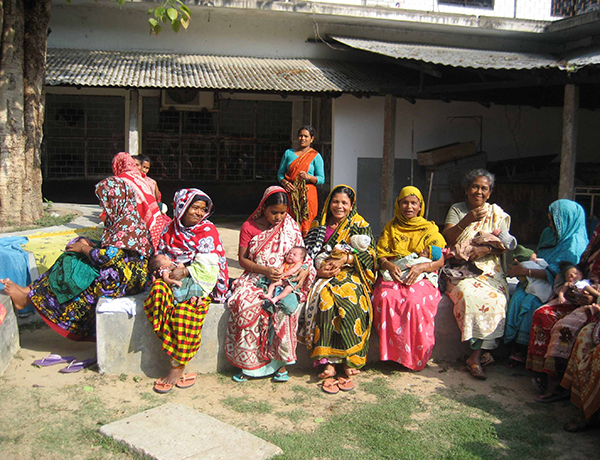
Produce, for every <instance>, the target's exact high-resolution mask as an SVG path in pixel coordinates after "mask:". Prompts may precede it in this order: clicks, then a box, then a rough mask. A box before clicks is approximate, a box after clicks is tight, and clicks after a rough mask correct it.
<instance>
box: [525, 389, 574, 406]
mask: <svg viewBox="0 0 600 460" xmlns="http://www.w3.org/2000/svg"><path fill="white" fill-rule="evenodd" d="M542 396H543V395H540V396H536V397H535V398H533V399H534V400H535V402H539V403H553V402H557V401H563V400H565V399H569V397H570V396H571V394H570V392H569V391H566V390H565V391H561V392H560V393H552V396H550V397H549V398H542Z"/></svg>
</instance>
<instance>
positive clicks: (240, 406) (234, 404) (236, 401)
mask: <svg viewBox="0 0 600 460" xmlns="http://www.w3.org/2000/svg"><path fill="white" fill-rule="evenodd" d="M221 404H223V405H224V406H226V407H229V408H230V409H231V410H234V411H236V412H240V413H242V414H248V413H251V414H268V413H270V412H272V411H273V406H271V404H269V403H268V402H266V401H251V400H249V399H247V398H236V397H233V396H229V397H227V398H225V399H223V400H221Z"/></svg>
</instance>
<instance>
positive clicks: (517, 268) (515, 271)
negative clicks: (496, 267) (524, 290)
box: [506, 259, 529, 276]
mask: <svg viewBox="0 0 600 460" xmlns="http://www.w3.org/2000/svg"><path fill="white" fill-rule="evenodd" d="M528 273H529V270H527V269H526V268H525V267H523V265H521V263H520V262H519V261H518V260H517V259H515V264H514V265H511V266H510V267H508V268H507V269H506V276H525V275H527V274H528Z"/></svg>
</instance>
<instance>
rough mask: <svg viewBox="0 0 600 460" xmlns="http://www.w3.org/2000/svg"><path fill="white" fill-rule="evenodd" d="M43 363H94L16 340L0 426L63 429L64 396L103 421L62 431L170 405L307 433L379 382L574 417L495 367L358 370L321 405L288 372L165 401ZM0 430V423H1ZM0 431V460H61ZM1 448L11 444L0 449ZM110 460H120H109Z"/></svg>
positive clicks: (574, 449)
mask: <svg viewBox="0 0 600 460" xmlns="http://www.w3.org/2000/svg"><path fill="white" fill-rule="evenodd" d="M299 352H300V353H304V352H305V350H304V349H301V350H299ZM49 353H57V354H60V355H62V356H68V355H71V356H75V357H76V358H77V359H79V360H81V359H85V358H89V357H93V356H95V344H93V343H75V342H72V341H69V340H67V339H64V338H62V337H60V336H58V335H57V334H56V333H54V332H53V331H52V330H50V329H49V328H47V327H46V326H43V327H41V328H39V329H34V330H25V331H22V332H21V350H20V351H19V352H18V354H17V356H16V358H15V359H13V361H12V362H11V364H10V365H9V367H8V368H7V370H6V371H5V373H4V375H3V376H2V377H1V378H0V386H1V388H2V389H3V390H1V391H0V413H2V415H1V416H0V420H3V421H4V422H6V421H10V420H19V419H21V418H22V417H23V414H27V418H28V420H29V423H30V425H27V426H31V427H33V429H35V430H44V429H45V427H44V425H43V424H42V425H41V427H40V426H39V425H40V423H41V420H44V419H45V418H46V416H47V417H48V420H51V417H52V415H51V414H52V413H55V412H56V411H64V414H65V417H66V418H67V419H68V417H69V414H70V413H71V412H73V413H76V412H77V411H78V410H80V407H79V406H80V405H81V401H82V400H81V398H79V397H77V398H76V397H73V395H74V394H79V395H80V394H81V392H82V391H83V392H85V391H88V392H90V395H92V394H93V397H94V398H95V399H96V400H97V402H98V403H99V405H100V406H99V407H102V411H101V412H98V411H96V412H91V413H90V414H89V415H88V417H90V420H87V421H86V420H78V419H77V420H73V421H72V422H70V423H73V422H76V423H88V424H89V425H90V426H92V428H93V427H94V426H95V425H100V424H103V423H108V422H110V421H113V420H116V419H120V418H123V417H125V416H128V415H132V414H133V413H137V412H139V411H141V410H144V409H147V408H149V407H154V406H156V405H158V404H162V403H163V402H174V403H180V404H184V405H187V406H190V407H193V408H195V409H197V410H199V411H201V412H204V413H207V414H209V415H211V416H213V417H216V418H218V419H220V420H222V421H224V422H227V423H230V424H233V425H234V426H237V427H239V428H242V429H246V430H248V431H253V430H256V429H257V428H262V429H264V430H267V431H280V432H293V431H299V430H300V431H304V430H308V431H310V430H313V429H315V427H316V426H317V425H318V424H319V423H320V422H322V420H323V417H327V416H329V415H331V414H333V413H337V412H340V411H346V410H351V408H352V407H354V405H356V404H358V403H369V402H374V401H375V400H376V396H374V395H373V394H372V393H371V394H370V393H368V392H365V391H361V385H366V384H367V383H368V382H372V381H373V380H375V379H381V378H384V379H385V380H386V383H387V384H388V385H389V387H390V389H393V390H394V391H395V392H396V393H400V394H401V393H406V392H407V393H410V394H412V395H416V396H418V397H420V398H422V399H423V398H424V399H427V398H429V397H431V396H433V395H436V394H440V393H441V394H444V393H445V394H455V395H459V394H461V393H468V394H469V395H483V396H485V397H486V398H489V399H490V400H492V401H495V402H497V403H500V404H502V405H503V407H507V408H508V407H510V408H511V409H517V410H522V411H526V412H532V413H534V412H535V411H536V410H544V411H548V410H550V411H551V413H552V414H553V415H552V418H553V419H554V420H555V423H556V424H557V425H558V426H562V424H563V423H564V422H565V421H567V420H569V419H571V418H572V417H574V416H576V415H577V414H578V410H577V409H576V408H575V406H573V405H572V404H571V403H570V402H569V401H562V402H557V403H554V404H550V405H543V406H544V407H539V406H541V405H540V404H536V403H534V402H533V397H534V396H535V394H536V393H535V391H534V389H533V386H532V384H531V381H530V380H531V375H530V374H529V372H527V371H525V370H524V369H507V368H506V367H504V366H503V365H502V364H499V363H496V364H493V365H491V366H488V367H487V368H486V370H487V373H488V377H489V378H488V380H487V381H477V380H474V379H473V378H472V377H471V376H470V375H469V374H468V373H467V372H466V370H465V368H464V367H463V366H461V365H460V364H459V363H456V364H435V363H430V365H429V366H428V367H427V368H426V369H424V370H423V371H421V372H410V371H407V370H406V369H403V368H402V367H401V366H399V365H397V364H395V363H377V364H375V365H371V366H367V368H366V369H364V370H363V372H362V373H361V374H360V375H359V376H357V377H356V378H355V382H356V388H355V390H354V391H352V392H349V393H342V392H340V393H339V394H337V395H326V394H324V393H323V392H322V391H321V390H320V389H319V387H318V385H317V383H318V379H317V377H316V375H315V374H316V372H314V371H312V370H307V369H294V368H293V367H292V368H291V369H290V371H291V372H290V374H291V379H290V381H289V382H288V383H284V384H281V383H279V384H277V383H273V382H271V381H270V380H268V379H261V380H252V381H249V382H245V383H242V384H239V383H235V382H233V381H232V380H231V375H232V374H217V373H215V374H207V375H201V376H199V377H198V380H197V383H196V385H195V386H194V387H192V388H190V389H186V390H180V389H177V388H175V389H174V390H173V391H171V392H170V393H169V394H167V395H158V394H156V393H154V392H153V391H152V384H153V380H152V379H150V378H148V377H146V376H144V375H139V376H134V375H124V374H123V375H120V376H109V375H100V374H98V372H97V370H96V369H95V368H94V367H92V368H91V369H86V370H84V371H82V372H79V373H75V374H63V373H60V372H58V371H59V369H60V368H61V367H63V366H61V365H57V366H51V367H44V368H37V367H34V366H33V365H32V362H33V361H34V360H36V359H40V358H43V357H45V356H47V355H48V354H49ZM240 401H242V402H243V401H249V402H252V403H253V404H260V403H261V402H263V403H264V402H267V403H268V404H269V405H270V406H271V408H272V409H271V410H268V411H266V413H261V414H260V415H256V414H255V413H254V414H253V413H248V412H247V411H244V410H240V409H239V408H236V407H235V406H236V402H237V404H239V402H240ZM550 406H551V407H550ZM549 407H550V408H549ZM53 415H55V414H53ZM77 417H81V415H78V416H77ZM96 418H99V420H98V419H96ZM0 425H3V423H2V422H0ZM21 429H25V430H29V429H31V428H24V427H23V428H21ZM94 429H95V428H94ZM3 431H4V433H3V434H2V435H0V456H2V458H4V459H7V458H19V459H21V458H23V459H26V458H33V457H35V458H38V459H39V458H60V457H56V456H55V454H56V453H54V454H51V453H50V452H45V453H42V454H40V453H39V452H36V451H35V447H34V446H31V445H30V443H29V442H30V441H29V438H28V437H26V436H25V437H24V436H21V435H18V433H19V429H17V427H10V429H8V427H7V426H6V425H5V428H4V430H3ZM599 434H600V430H598V431H591V432H587V433H583V434H570V433H566V432H564V431H562V430H557V431H556V432H555V434H554V435H553V437H554V438H555V443H554V444H555V446H556V448H557V450H556V452H555V454H556V456H555V457H554V458H564V459H567V458H569V459H572V458H584V457H585V458H597V452H598V450H597V449H598V447H600V442H599V439H600V438H599V436H598V435H599ZM7 440H9V441H10V442H9V443H6V442H4V443H3V442H2V441H7ZM2 444H4V447H2ZM2 451H4V454H2V453H1V452H2ZM74 458H76V457H74ZM81 458H109V457H105V455H104V454H102V455H100V456H98V457H94V456H90V457H88V456H83V457H81ZM110 458H121V457H119V455H117V456H114V457H110ZM126 458H131V457H126Z"/></svg>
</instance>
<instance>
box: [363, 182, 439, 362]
mask: <svg viewBox="0 0 600 460" xmlns="http://www.w3.org/2000/svg"><path fill="white" fill-rule="evenodd" d="M424 213H425V203H424V201H423V196H422V195H421V192H420V190H419V189H418V188H416V187H404V188H403V189H402V190H401V191H400V194H399V195H398V198H397V199H396V206H395V208H394V218H393V219H392V220H391V221H389V222H388V224H387V225H386V226H385V228H384V229H383V233H382V234H381V238H380V239H379V242H378V243H377V257H378V258H379V259H378V260H379V268H380V269H381V270H382V271H384V270H387V271H388V273H389V276H390V277H391V280H390V281H386V280H384V279H383V277H382V276H380V277H379V279H378V280H377V284H376V285H375V290H374V291H373V308H374V309H375V324H376V325H377V332H378V334H379V353H380V355H381V360H382V361H396V362H398V363H400V364H402V365H403V366H405V367H407V368H409V369H411V370H416V371H420V370H421V369H423V368H424V367H425V365H426V364H427V361H428V360H429V358H430V357H431V352H432V350H433V346H434V345H435V335H434V330H435V315H436V313H437V307H438V304H439V303H440V299H441V294H440V291H439V289H438V285H437V270H438V269H439V268H441V267H442V265H443V264H444V258H443V256H441V249H442V248H443V247H445V246H446V240H444V237H443V236H442V235H441V234H440V232H439V229H438V226H437V225H435V223H434V222H429V221H427V220H425V219H424V218H423V215H424ZM433 249H436V250H437V251H438V252H439V256H438V257H437V259H438V260H436V261H431V262H422V263H417V264H415V265H412V266H411V267H410V270H409V271H408V273H406V274H405V275H403V273H402V270H401V268H400V267H399V266H398V265H397V264H394V261H395V260H397V259H401V258H405V257H407V256H410V255H411V254H415V253H416V254H417V255H418V254H420V253H422V252H426V257H428V258H429V257H431V253H432V250H433Z"/></svg>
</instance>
